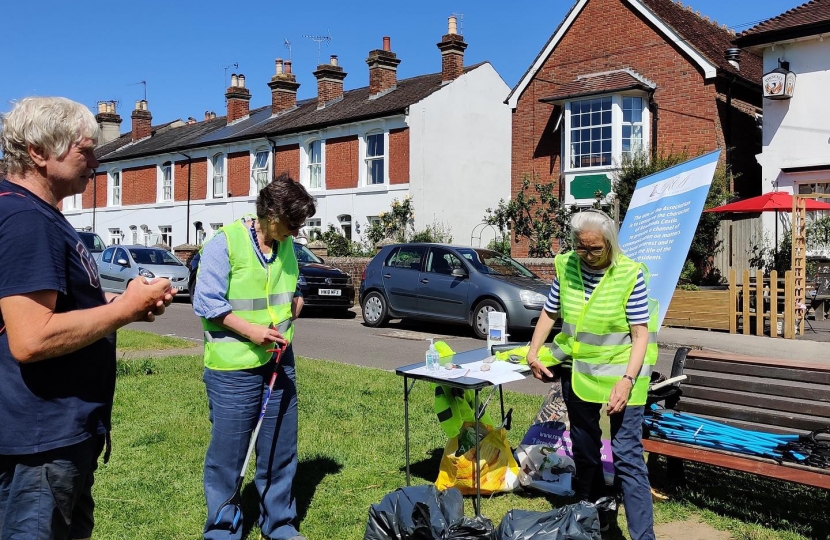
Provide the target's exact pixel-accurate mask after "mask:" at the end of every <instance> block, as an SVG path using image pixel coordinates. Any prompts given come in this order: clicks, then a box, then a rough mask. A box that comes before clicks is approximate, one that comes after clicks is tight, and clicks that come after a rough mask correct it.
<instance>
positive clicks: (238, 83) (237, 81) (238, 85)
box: [225, 73, 251, 124]
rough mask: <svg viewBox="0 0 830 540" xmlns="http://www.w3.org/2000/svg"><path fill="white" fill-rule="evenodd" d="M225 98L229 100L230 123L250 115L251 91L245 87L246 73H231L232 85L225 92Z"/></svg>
mask: <svg viewBox="0 0 830 540" xmlns="http://www.w3.org/2000/svg"><path fill="white" fill-rule="evenodd" d="M225 99H226V100H228V124H230V123H232V122H235V121H237V120H239V119H241V118H247V117H248V114H249V112H250V109H249V106H250V101H251V92H250V91H249V90H248V89H247V88H245V75H242V74H239V75H237V74H236V73H234V74H232V75H231V85H230V87H229V88H228V90H227V91H226V92H225Z"/></svg>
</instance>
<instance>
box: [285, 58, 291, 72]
mask: <svg viewBox="0 0 830 540" xmlns="http://www.w3.org/2000/svg"><path fill="white" fill-rule="evenodd" d="M285 72H286V73H289V74H290V73H291V60H286V61H285Z"/></svg>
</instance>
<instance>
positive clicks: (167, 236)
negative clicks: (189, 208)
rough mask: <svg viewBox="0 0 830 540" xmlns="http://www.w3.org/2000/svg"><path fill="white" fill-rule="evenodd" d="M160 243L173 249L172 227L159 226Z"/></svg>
mask: <svg viewBox="0 0 830 540" xmlns="http://www.w3.org/2000/svg"><path fill="white" fill-rule="evenodd" d="M159 242H161V243H162V244H164V245H166V246H169V247H171V248H172V247H173V226H172V225H159Z"/></svg>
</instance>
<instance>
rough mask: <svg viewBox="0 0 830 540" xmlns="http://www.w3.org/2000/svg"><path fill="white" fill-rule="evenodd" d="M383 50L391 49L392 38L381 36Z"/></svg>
mask: <svg viewBox="0 0 830 540" xmlns="http://www.w3.org/2000/svg"><path fill="white" fill-rule="evenodd" d="M383 50H384V51H390V52H391V51H392V38H390V37H389V36H383Z"/></svg>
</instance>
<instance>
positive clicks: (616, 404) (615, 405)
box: [606, 379, 634, 414]
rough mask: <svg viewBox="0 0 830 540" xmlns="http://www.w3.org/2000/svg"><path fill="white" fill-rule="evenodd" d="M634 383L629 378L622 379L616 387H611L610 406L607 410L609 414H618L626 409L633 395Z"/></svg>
mask: <svg viewBox="0 0 830 540" xmlns="http://www.w3.org/2000/svg"><path fill="white" fill-rule="evenodd" d="M633 387H634V384H633V383H632V382H631V381H629V380H628V379H620V380H619V381H617V384H615V385H614V388H612V389H611V396H610V397H609V398H608V407H607V409H606V412H607V413H608V414H617V413H619V412H622V411H623V410H624V409H625V406H626V405H627V404H628V398H629V396H631V389H632V388H633Z"/></svg>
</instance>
